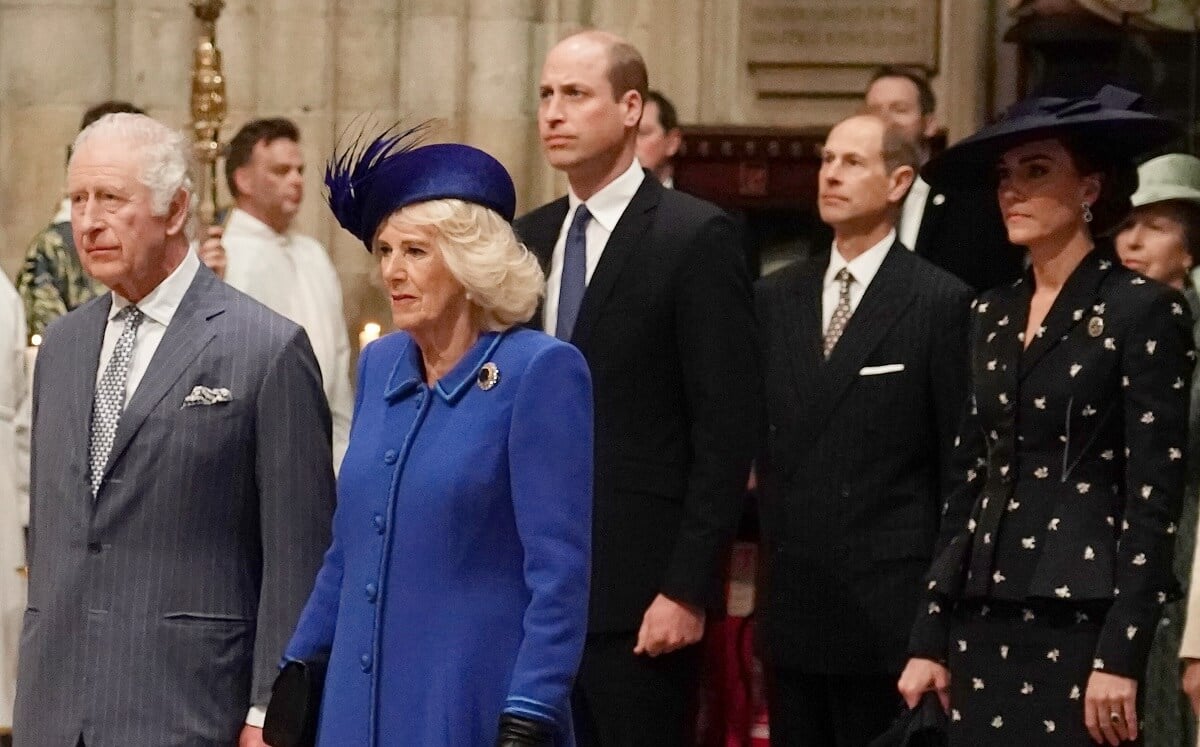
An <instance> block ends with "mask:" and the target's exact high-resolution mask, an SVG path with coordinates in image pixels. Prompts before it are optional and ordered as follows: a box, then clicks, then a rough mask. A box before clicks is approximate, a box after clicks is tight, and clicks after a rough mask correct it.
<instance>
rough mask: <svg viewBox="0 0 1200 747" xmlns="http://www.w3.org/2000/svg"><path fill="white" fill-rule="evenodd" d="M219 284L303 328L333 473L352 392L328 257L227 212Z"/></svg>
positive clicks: (338, 288) (345, 437)
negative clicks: (321, 396) (328, 418)
mask: <svg viewBox="0 0 1200 747" xmlns="http://www.w3.org/2000/svg"><path fill="white" fill-rule="evenodd" d="M221 244H222V245H223V246H224V247H225V257H226V262H227V265H226V267H225V282H226V283H229V284H230V285H232V286H233V287H234V288H237V289H238V290H240V291H241V292H243V293H245V294H246V295H248V296H250V297H251V298H253V299H254V300H255V301H258V302H259V303H261V304H263V305H264V306H266V307H267V308H269V309H271V310H272V311H274V312H275V313H277V314H280V315H282V316H285V317H287V318H288V319H291V320H292V321H293V322H295V323H296V324H299V325H300V326H301V327H303V328H304V331H305V332H306V333H308V340H309V342H310V343H312V348H313V353H314V354H315V355H316V357H317V365H318V366H319V367H320V369H321V380H322V382H323V384H324V388H325V398H326V400H328V402H329V412H330V414H331V415H332V416H333V468H334V470H335V471H336V470H337V469H338V468H339V467H340V466H341V464H342V457H343V456H344V455H345V453H346V445H347V443H348V442H349V440H350V417H351V414H352V413H353V411H354V392H353V391H352V390H351V388H350V339H349V336H348V335H347V334H346V317H345V314H344V313H343V311H342V285H341V282H340V281H339V280H338V276H337V271H336V270H334V268H333V263H332V262H331V261H330V260H329V253H328V252H326V251H325V247H323V246H321V244H320V243H319V242H317V241H316V239H312V238H309V237H308V236H304V235H302V234H298V233H295V232H292V231H288V232H287V233H283V234H280V233H276V232H275V230H274V229H273V228H271V227H270V226H268V225H267V224H266V223H263V222H262V221H260V220H259V219H257V218H255V217H254V216H252V215H250V214H249V213H247V212H245V211H244V210H239V209H237V208H233V212H232V214H231V215H230V216H229V221H228V223H226V225H225V234H224V236H223V237H222V238H221Z"/></svg>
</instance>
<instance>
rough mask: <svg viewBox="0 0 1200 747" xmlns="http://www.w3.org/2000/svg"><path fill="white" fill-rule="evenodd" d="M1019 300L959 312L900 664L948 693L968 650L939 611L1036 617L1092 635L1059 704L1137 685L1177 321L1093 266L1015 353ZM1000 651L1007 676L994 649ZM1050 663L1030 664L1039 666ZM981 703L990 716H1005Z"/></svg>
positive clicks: (1026, 286) (1164, 472) (1182, 445)
mask: <svg viewBox="0 0 1200 747" xmlns="http://www.w3.org/2000/svg"><path fill="white" fill-rule="evenodd" d="M1032 292H1033V281H1032V278H1029V277H1027V278H1023V279H1021V280H1018V281H1017V282H1016V283H1014V284H1013V285H1011V286H1008V287H1005V288H1001V289H996V290H993V291H990V292H988V293H985V294H984V295H983V296H982V297H981V298H980V299H979V301H978V302H977V303H976V306H975V315H974V316H975V319H974V325H973V326H974V330H973V334H972V353H971V362H972V363H971V365H972V389H971V392H972V394H971V400H970V402H969V404H968V412H967V414H966V416H965V417H964V419H963V424H962V427H961V428H960V433H959V438H958V441H957V443H956V451H955V457H954V461H955V469H956V470H957V471H958V482H957V484H956V486H955V487H954V488H953V489H952V490H951V491H950V493H949V495H948V499H947V501H946V503H945V505H944V507H943V511H944V519H943V523H942V532H941V537H940V540H939V551H938V553H937V555H936V556H935V558H936V559H935V560H934V563H933V566H932V568H931V570H930V573H929V575H928V576H927V579H926V581H927V583H928V591H927V594H926V598H925V599H924V600H923V602H922V605H921V609H920V610H919V611H918V615H917V622H916V625H915V626H914V629H913V634H912V638H911V641H910V653H911V654H913V655H915V656H921V657H925V658H930V659H935V660H939V661H950V663H951V677H952V680H954V678H955V676H956V675H960V676H965V677H967V678H968V682H970V681H971V680H972V679H975V678H973V677H972V675H974V674H976V673H975V672H955V666H954V656H953V654H954V653H956V652H957V653H961V652H964V651H965V650H966V649H967V644H968V642H967V641H966V640H959V639H958V638H959V637H958V636H957V635H953V636H952V635H951V632H952V627H953V626H954V624H955V622H954V621H955V619H956V618H955V614H953V611H954V610H955V609H956V607H957V609H958V612H960V613H961V612H963V610H965V609H969V610H973V611H974V612H975V613H978V612H982V613H983V615H985V616H986V615H987V614H988V611H989V609H997V610H1012V611H1014V614H1013V615H1012V618H1013V623H1014V624H1015V625H1020V624H1028V623H1030V622H1031V621H1033V620H1034V619H1035V618H1036V617H1037V616H1038V614H1040V613H1042V612H1043V611H1045V614H1044V615H1043V617H1055V618H1059V617H1061V618H1062V619H1065V620H1067V621H1068V622H1069V623H1071V624H1075V622H1090V623H1092V624H1094V625H1095V626H1096V627H1095V630H1094V635H1092V636H1091V637H1090V638H1089V637H1087V636H1084V638H1083V639H1078V638H1076V640H1087V641H1089V643H1088V644H1087V645H1089V646H1092V647H1094V650H1091V651H1088V652H1086V655H1083V656H1080V657H1079V659H1080V660H1081V661H1084V662H1085V669H1084V671H1083V672H1078V673H1072V674H1071V675H1069V676H1068V675H1067V674H1066V673H1064V677H1066V679H1069V680H1071V682H1070V684H1069V686H1064V687H1062V688H1061V689H1062V690H1063V698H1064V702H1065V701H1066V700H1067V694H1068V693H1074V694H1077V690H1076V687H1077V686H1082V685H1083V684H1084V683H1085V682H1086V674H1087V672H1088V670H1089V669H1095V670H1100V671H1105V672H1110V673H1113V674H1117V675H1121V676H1125V677H1131V678H1134V679H1139V680H1140V679H1141V678H1142V676H1143V672H1144V671H1145V665H1146V656H1147V652H1148V650H1149V647H1150V643H1151V640H1152V638H1153V629H1154V626H1155V624H1156V623H1157V621H1158V618H1159V615H1160V612H1161V606H1162V603H1163V602H1164V601H1165V600H1166V599H1167V598H1168V596H1170V595H1171V594H1172V593H1173V591H1174V588H1175V581H1174V577H1173V574H1172V569H1171V563H1172V550H1173V545H1174V534H1175V531H1176V522H1177V521H1178V516H1179V511H1180V505H1181V499H1182V494H1183V486H1184V478H1185V474H1184V467H1185V458H1184V456H1185V449H1186V446H1187V417H1188V396H1189V382H1190V381H1191V371H1192V364H1193V361H1192V359H1193V357H1194V353H1193V352H1192V342H1191V315H1190V312H1189V310H1188V306H1187V303H1186V301H1185V300H1184V298H1183V296H1182V295H1181V294H1179V293H1178V292H1176V291H1174V290H1171V289H1170V288H1167V287H1166V286H1164V285H1160V284H1158V283H1155V282H1153V281H1151V280H1147V279H1146V278H1144V277H1142V276H1140V275H1137V274H1136V273H1133V272H1131V271H1129V270H1127V269H1125V268H1124V267H1122V266H1120V264H1119V263H1118V262H1117V261H1116V260H1115V258H1114V257H1113V255H1112V253H1111V251H1110V250H1107V249H1098V250H1096V251H1094V252H1092V253H1091V254H1090V255H1088V256H1087V257H1086V258H1085V259H1084V260H1083V261H1082V262H1081V263H1080V265H1079V267H1078V268H1076V270H1075V271H1074V272H1073V273H1072V274H1071V276H1070V278H1069V279H1068V280H1067V282H1066V284H1065V285H1064V286H1063V288H1062V290H1061V291H1060V292H1059V294H1058V297H1057V298H1056V299H1055V301H1054V304H1053V306H1052V307H1051V309H1050V311H1049V313H1048V314H1047V316H1046V319H1045V321H1044V323H1043V324H1042V326H1041V327H1040V328H1039V329H1038V330H1037V332H1036V337H1035V339H1033V340H1032V341H1030V343H1029V345H1028V346H1027V347H1026V346H1025V339H1024V338H1025V329H1026V322H1027V320H1028V313H1029V304H1030V299H1031V295H1032ZM991 625H992V629H993V631H994V630H995V627H994V621H993V623H991ZM1068 627H1069V626H1068ZM989 635H990V634H989ZM998 635H999V638H998V639H997V640H1000V641H1002V642H1003V639H1004V634H1003V633H998ZM1013 635H1014V637H1016V636H1018V634H1017V633H1015V631H1014V634H1013ZM1002 648H1003V649H1004V651H1005V653H1006V658H1007V655H1008V651H1009V646H1008V645H1007V643H1004V645H1003V646H1002ZM954 650H957V651H954ZM1054 650H1055V651H1057V649H1054ZM1050 653H1051V651H1049V650H1048V651H1047V652H1046V654H1047V656H1041V655H1038V657H1037V658H1038V659H1040V660H1044V661H1051V662H1052V661H1053V660H1054V659H1056V658H1057V657H1050V656H1048V654H1050ZM1079 653H1080V654H1084V653H1085V652H1079ZM1088 659H1090V661H1087V660H1088ZM975 664H976V665H977V666H981V667H982V666H986V665H985V664H983V663H981V662H976V663H975ZM1086 665H1090V667H1088V666H1086ZM978 674H981V675H982V672H979V673H978ZM960 678H961V677H960ZM1079 679H1082V680H1083V682H1077V681H1076V680H1079ZM1064 682H1066V680H1064ZM960 684H961V683H960ZM1028 684H1029V683H1028V682H1024V683H1018V689H1015V690H1014V691H1013V693H1014V694H1013V695H1012V697H1011V699H1010V701H1009V702H1011V703H1012V704H1013V705H1017V704H1019V702H1020V701H1019V698H1020V694H1019V692H1020V686H1022V685H1028ZM982 689H983V688H973V690H972V691H970V692H976V691H979V690H982ZM955 690H958V688H957V687H956V688H955ZM992 697H994V698H996V700H995V701H994V704H995V705H996V708H1000V706H1001V705H1003V704H1004V703H1005V702H1006V698H1007V696H1006V695H1004V694H1001V693H998V692H994V693H993V694H992ZM1070 699H1071V700H1073V701H1075V703H1076V704H1077V705H1078V704H1079V703H1080V701H1079V700H1078V698H1070ZM1079 707H1080V708H1081V705H1080V706H1079ZM996 708H994V709H993V710H996ZM1080 713H1082V711H1081V710H1080ZM1002 715H1003V714H1000V713H997V714H996V716H1002ZM988 718H989V719H991V718H994V717H993V716H991V715H990V714H989V715H988ZM1003 720H1004V719H1003V718H1001V721H1003ZM1009 720H1010V722H1011V721H1012V719H1011V718H1010V719H1009ZM1046 722H1047V723H1050V724H1053V723H1054V722H1053V721H1052V720H1047V721H1046ZM1080 726H1082V724H1080ZM1015 736H1016V735H1014V734H1013V733H1011V732H1009V733H1008V734H1007V735H1006V738H1009V739H1011V738H1014V737H1015Z"/></svg>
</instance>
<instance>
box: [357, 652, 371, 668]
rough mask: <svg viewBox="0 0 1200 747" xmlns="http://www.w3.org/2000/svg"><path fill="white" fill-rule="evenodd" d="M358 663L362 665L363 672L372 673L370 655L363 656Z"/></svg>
mask: <svg viewBox="0 0 1200 747" xmlns="http://www.w3.org/2000/svg"><path fill="white" fill-rule="evenodd" d="M358 663H359V664H360V665H362V670H363V671H364V672H370V671H371V657H370V655H369V654H363V655H362V656H361V657H359V659H358Z"/></svg>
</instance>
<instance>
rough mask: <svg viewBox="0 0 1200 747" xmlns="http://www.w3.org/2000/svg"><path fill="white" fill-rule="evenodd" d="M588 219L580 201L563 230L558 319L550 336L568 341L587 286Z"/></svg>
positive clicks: (590, 217)
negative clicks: (565, 242) (565, 241)
mask: <svg viewBox="0 0 1200 747" xmlns="http://www.w3.org/2000/svg"><path fill="white" fill-rule="evenodd" d="M591 219H592V214H591V213H589V212H588V209H587V205H584V204H583V203H582V202H581V203H579V207H577V208H575V217H574V218H573V219H572V220H571V228H570V229H568V230H567V244H566V246H565V247H564V248H563V268H562V282H561V283H560V284H559V286H558V322H557V324H555V325H554V336H555V337H557V338H558V339H560V340H567V341H570V339H571V334H572V333H573V332H574V331H575V320H576V318H578V316H579V307H580V306H582V305H583V292H584V291H585V290H587V224H588V221H590V220H591Z"/></svg>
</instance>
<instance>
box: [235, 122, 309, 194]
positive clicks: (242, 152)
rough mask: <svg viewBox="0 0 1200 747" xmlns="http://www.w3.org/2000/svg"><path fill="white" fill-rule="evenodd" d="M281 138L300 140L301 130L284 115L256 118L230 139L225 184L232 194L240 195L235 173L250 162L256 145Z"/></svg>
mask: <svg viewBox="0 0 1200 747" xmlns="http://www.w3.org/2000/svg"><path fill="white" fill-rule="evenodd" d="M280 138H283V139H284V140H291V141H292V142H293V143H298V142H300V130H299V129H298V128H297V127H296V124H295V123H294V122H292V120H290V119H284V118H283V117H276V118H273V119H256V120H253V121H251V122H247V123H246V125H245V126H244V127H242V129H240V130H238V132H237V134H236V135H234V136H233V139H232V140H230V141H229V146H228V149H227V150H226V152H225V184H226V185H228V187H229V194H230V195H232V196H233V197H237V196H238V189H237V184H236V181H235V179H234V178H233V174H234V172H235V171H237V170H238V169H240V168H241V167H243V166H245V165H246V164H248V163H250V158H251V156H253V155H254V146H256V145H258V144H259V143H266V144H267V145H270V144H271V143H272V142H274V141H276V140H278V139H280Z"/></svg>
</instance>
